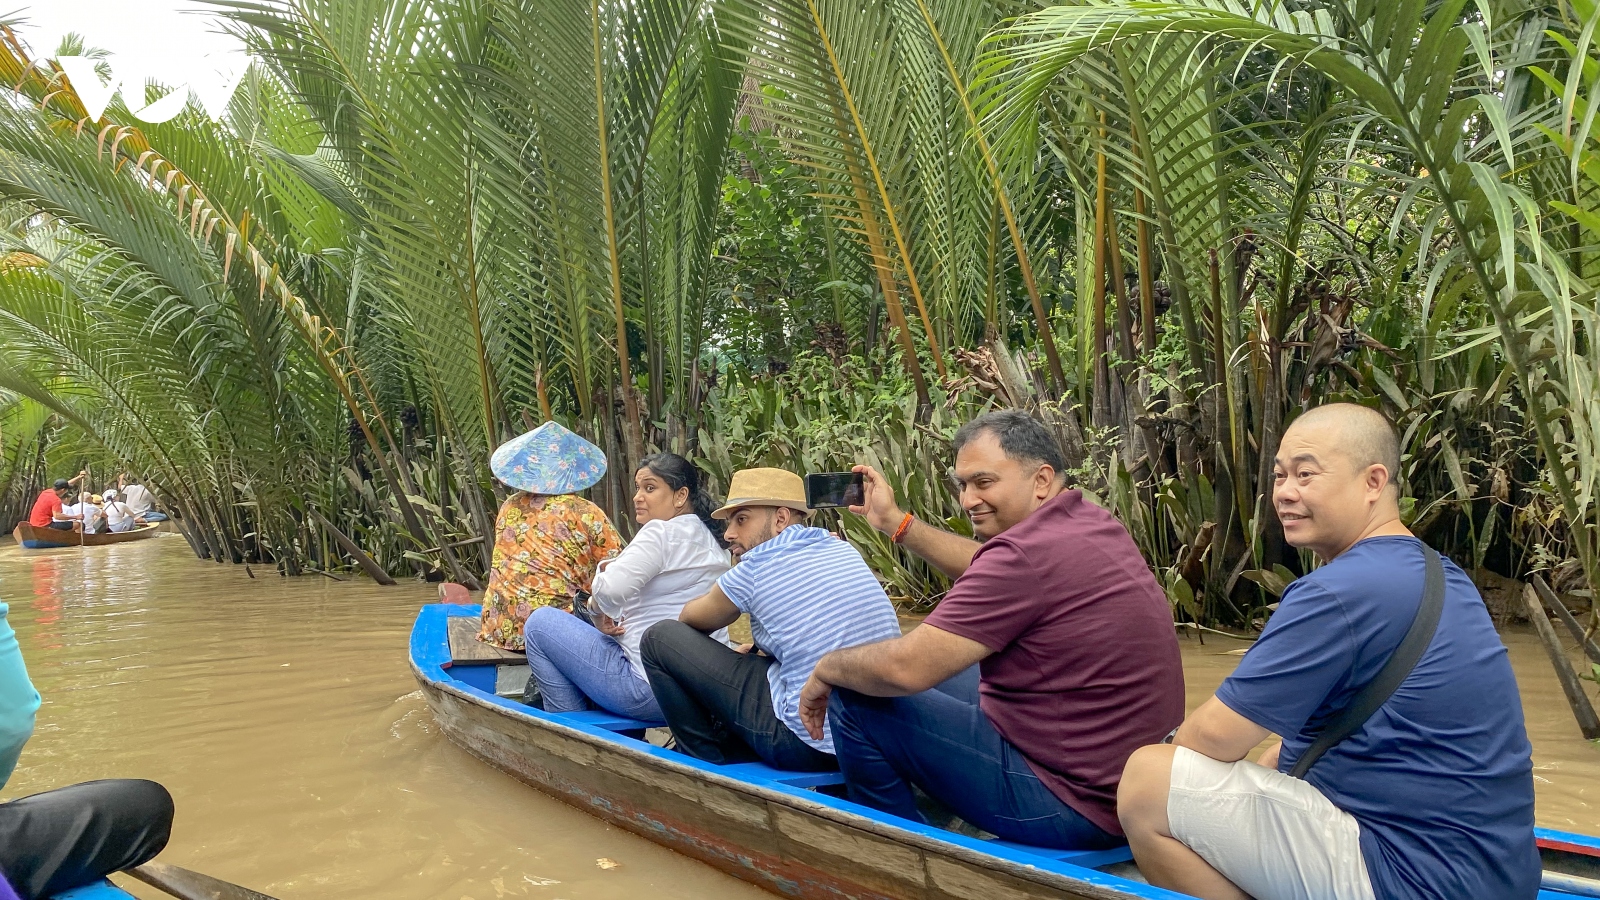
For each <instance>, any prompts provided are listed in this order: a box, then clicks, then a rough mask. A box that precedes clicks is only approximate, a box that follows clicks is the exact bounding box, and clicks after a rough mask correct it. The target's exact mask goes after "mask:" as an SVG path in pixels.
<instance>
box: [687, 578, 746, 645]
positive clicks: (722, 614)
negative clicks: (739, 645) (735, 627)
mask: <svg viewBox="0 0 1600 900" xmlns="http://www.w3.org/2000/svg"><path fill="white" fill-rule="evenodd" d="M737 618H739V607H737V606H734V605H733V601H732V600H729V599H728V595H727V594H724V593H723V592H722V587H721V586H720V585H717V584H713V585H711V590H709V591H706V592H705V594H703V595H701V596H699V597H696V598H694V599H693V600H690V601H689V602H688V603H685V604H684V605H683V610H682V611H681V612H679V613H678V621H679V622H682V623H684V624H685V625H688V626H689V627H691V628H693V629H694V630H696V631H704V632H705V633H706V634H710V633H711V632H713V631H716V630H717V629H718V628H726V627H728V626H729V625H732V624H733V622H734V620H735V619H737Z"/></svg>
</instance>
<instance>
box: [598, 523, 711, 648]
mask: <svg viewBox="0 0 1600 900" xmlns="http://www.w3.org/2000/svg"><path fill="white" fill-rule="evenodd" d="M731 567H732V563H731V560H730V559H729V557H728V551H726V550H724V549H722V547H721V546H719V545H718V544H717V539H716V537H715V536H713V535H712V534H711V531H710V530H709V529H708V528H706V526H705V523H704V522H701V521H700V517H699V516H695V515H683V516H675V517H673V518H671V519H653V520H651V521H649V522H646V523H645V524H644V526H643V527H641V528H640V529H639V533H638V534H636V535H634V537H633V542H632V543H630V544H628V546H627V547H626V548H624V549H623V551H622V552H621V553H620V554H618V555H617V557H616V558H615V559H613V560H611V561H610V562H608V563H606V564H605V566H604V568H602V569H601V571H600V572H598V573H597V574H596V575H595V576H594V584H593V586H592V587H591V588H590V594H591V595H592V596H593V597H594V601H593V606H594V607H595V608H596V609H598V610H600V611H601V612H603V613H605V614H606V615H608V616H610V617H611V618H613V619H615V620H617V622H618V623H620V624H621V625H622V627H623V632H622V636H621V637H619V638H617V640H618V641H619V642H621V644H622V649H623V650H624V651H626V652H627V654H628V662H629V663H631V664H632V665H633V670H634V672H635V673H637V674H638V676H639V677H640V678H644V677H645V674H644V662H643V661H642V660H641V659H640V657H639V642H640V641H641V640H643V638H644V633H645V631H646V630H648V629H649V628H650V626H651V625H654V624H655V623H657V622H660V621H662V620H664V619H676V618H677V617H678V613H679V612H680V611H682V609H683V606H684V604H685V603H688V602H689V601H690V600H693V599H695V598H696V597H699V596H700V595H702V594H704V593H705V592H706V591H709V590H711V586H712V585H713V584H716V582H717V578H718V576H720V575H721V574H722V573H723V572H726V571H728V569H729V568H731ZM712 637H714V638H716V639H717V640H721V641H726V640H727V629H723V630H721V631H719V632H717V633H716V634H714V635H712Z"/></svg>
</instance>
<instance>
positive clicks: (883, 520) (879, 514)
mask: <svg viewBox="0 0 1600 900" xmlns="http://www.w3.org/2000/svg"><path fill="white" fill-rule="evenodd" d="M850 471H852V472H855V473H857V474H859V475H860V476H861V500H862V503H861V505H860V506H852V507H850V511H851V512H853V513H855V514H856V515H858V516H864V517H865V518H866V520H867V524H868V525H871V526H872V527H873V528H875V529H877V530H878V531H881V532H883V533H884V534H894V530H895V529H896V528H899V527H900V521H901V520H902V519H904V518H905V515H906V514H905V513H904V512H902V511H901V509H900V507H898V506H896V505H895V502H894V488H892V487H890V486H889V482H888V480H887V479H885V478H884V477H883V476H882V475H880V474H878V470H877V469H874V468H873V467H871V466H856V467H855V468H853V469H851V470H850ZM824 703H826V698H824Z"/></svg>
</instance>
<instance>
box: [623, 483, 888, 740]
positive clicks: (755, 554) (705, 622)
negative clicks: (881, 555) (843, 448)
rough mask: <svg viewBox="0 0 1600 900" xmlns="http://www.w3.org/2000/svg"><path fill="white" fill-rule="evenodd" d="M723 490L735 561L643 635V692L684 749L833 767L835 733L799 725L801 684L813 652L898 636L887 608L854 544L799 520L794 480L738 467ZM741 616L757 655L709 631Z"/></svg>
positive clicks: (802, 515) (799, 489)
mask: <svg viewBox="0 0 1600 900" xmlns="http://www.w3.org/2000/svg"><path fill="white" fill-rule="evenodd" d="M728 494H729V497H728V502H727V503H726V504H725V505H723V507H722V508H721V509H718V510H716V511H715V512H713V513H712V514H711V515H712V516H713V517H714V518H717V519H723V520H726V521H727V523H728V530H727V533H726V534H725V535H724V538H725V539H726V540H727V542H728V548H729V549H730V550H732V551H733V553H734V555H735V556H737V557H738V559H739V563H738V565H736V566H734V567H733V568H732V569H730V570H728V571H727V572H726V573H725V574H723V575H722V576H721V577H720V578H719V579H717V582H716V584H714V585H712V587H711V590H710V591H709V592H707V593H706V594H705V595H704V596H702V597H699V598H697V599H695V600H691V601H689V603H688V604H687V605H685V606H684V608H683V612H682V613H681V614H680V615H679V617H678V621H676V622H673V621H666V622H658V623H657V624H655V625H654V626H652V627H651V628H650V630H649V631H648V632H646V633H645V636H644V641H643V643H642V645H641V647H640V655H641V656H642V657H643V658H644V667H645V674H646V675H647V676H648V677H649V679H650V689H651V690H652V691H653V692H654V693H655V696H656V702H657V703H658V704H660V706H661V711H662V713H663V714H664V715H665V716H666V719H667V724H668V725H670V726H671V727H672V733H673V735H674V736H675V737H676V738H677V742H678V749H679V750H680V751H682V752H684V753H687V754H689V755H691V756H694V757H697V758H699V759H703V760H706V761H708V762H713V763H719V764H720V763H734V762H747V761H750V760H753V759H760V760H761V761H762V762H764V763H766V764H767V765H770V766H772V767H774V768H778V769H789V770H797V771H826V770H831V769H833V768H834V766H835V762H834V758H833V738H832V736H831V735H830V734H828V732H827V731H826V730H824V731H822V732H820V733H817V734H808V733H807V732H806V730H805V727H804V726H802V725H801V724H800V709H799V698H800V687H801V685H803V684H805V682H806V679H807V678H808V677H810V675H811V669H812V667H813V666H815V665H816V662H817V660H818V659H819V658H821V657H822V655H823V654H825V653H828V652H829V651H832V650H837V649H839V648H841V647H850V646H854V645H856V644H864V643H870V642H872V641H881V640H885V639H887V638H891V637H894V636H896V635H898V634H899V633H900V626H899V623H898V621H897V620H896V618H895V613H894V607H893V606H892V605H891V604H890V603H889V598H888V596H887V595H885V594H884V592H883V588H881V587H879V586H878V582H877V579H875V578H873V576H872V571H871V570H870V569H868V568H867V564H866V561H865V560H863V559H862V558H861V554H860V553H858V552H857V551H856V549H855V548H854V547H851V546H850V545H849V544H847V543H845V542H844V541H841V540H839V539H838V538H836V537H834V535H833V534H831V533H829V532H827V531H824V530H823V529H821V528H813V527H811V526H808V525H806V524H805V519H806V516H807V514H808V510H807V509H806V502H805V490H804V487H803V485H802V483H801V481H800V476H798V475H796V474H794V473H793V472H785V471H783V470H782V469H744V470H741V471H739V472H736V473H734V476H733V483H732V484H731V485H730V486H729V490H728ZM740 613H749V614H750V630H751V633H752V634H753V635H754V637H755V641H756V647H757V648H759V650H757V651H752V652H739V651H737V650H733V649H731V648H729V647H728V646H727V645H725V644H723V643H721V642H720V641H716V640H713V639H712V638H710V637H708V634H709V633H710V632H713V631H716V630H717V629H719V628H725V627H727V626H728V625H731V624H733V621H734V620H735V619H737V618H739V614H740Z"/></svg>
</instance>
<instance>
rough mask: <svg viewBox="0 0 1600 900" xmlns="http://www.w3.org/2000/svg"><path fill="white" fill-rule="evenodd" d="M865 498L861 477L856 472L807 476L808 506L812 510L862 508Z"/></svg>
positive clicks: (823, 473) (819, 473)
mask: <svg viewBox="0 0 1600 900" xmlns="http://www.w3.org/2000/svg"><path fill="white" fill-rule="evenodd" d="M864 497H865V491H864V489H863V485H862V480H861V476H860V475H859V474H857V473H855V472H818V473H813V474H810V475H807V476H806V506H809V507H811V508H812V509H827V508H830V507H839V506H860V505H861V502H862V499H863V498H864Z"/></svg>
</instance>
